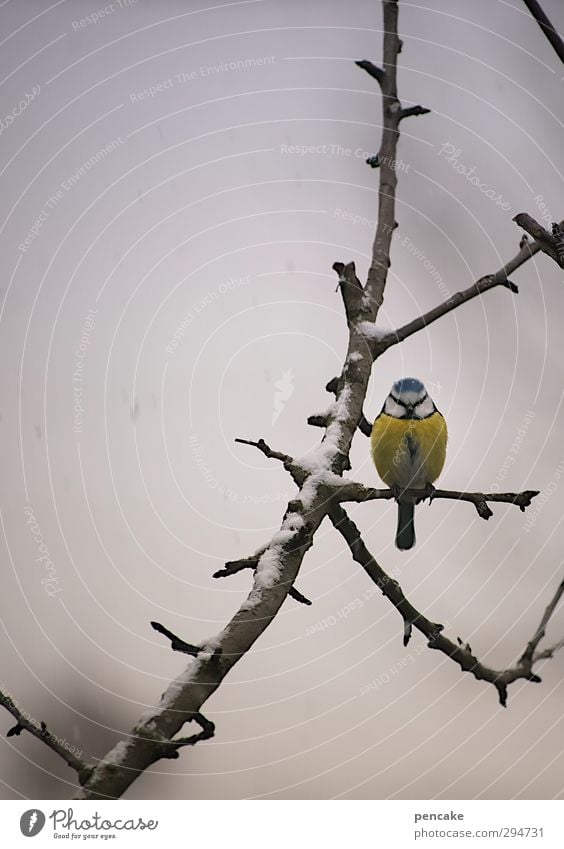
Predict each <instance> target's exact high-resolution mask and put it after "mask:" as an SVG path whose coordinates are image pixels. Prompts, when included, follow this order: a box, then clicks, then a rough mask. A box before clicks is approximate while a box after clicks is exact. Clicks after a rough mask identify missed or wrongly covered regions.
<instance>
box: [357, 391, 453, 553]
mask: <svg viewBox="0 0 564 849" xmlns="http://www.w3.org/2000/svg"><path fill="white" fill-rule="evenodd" d="M370 441H371V449H372V459H373V461H374V465H375V466H376V469H377V471H378V474H379V475H380V477H381V478H382V480H383V481H384V483H386V484H387V485H388V486H389V487H390V489H392V490H393V491H394V494H395V497H396V501H397V503H398V526H397V531H396V546H397V548H399V549H400V550H401V551H408V550H409V549H410V548H413V546H414V545H415V526H414V521H413V520H414V513H415V503H416V502H417V501H420V500H421V498H418V499H416V500H415V501H414V500H413V497H411V498H408V497H406V498H402V497H401V494H402V492H403V491H404V490H405V489H425V490H426V491H427V494H428V496H429V497H430V498H431V497H432V493H433V491H434V487H433V482H434V481H436V480H437V478H438V477H439V475H440V473H441V472H442V470H443V466H444V463H445V458H446V445H447V426H446V422H445V420H444V417H443V416H442V414H441V413H440V412H439V411H438V410H437V408H436V406H435V404H434V402H433V400H432V398H431V397H430V396H429V394H428V392H427V390H426V389H425V386H424V385H423V383H422V382H421V381H420V380H418V379H417V378H415V377H403V378H402V379H401V380H397V381H396V382H395V383H394V385H393V386H392V389H391V391H390V394H389V395H388V397H387V398H386V401H385V403H384V406H383V407H382V411H381V412H380V414H379V415H378V416H377V417H376V419H375V420H374V424H373V426H372V433H371V440H370Z"/></svg>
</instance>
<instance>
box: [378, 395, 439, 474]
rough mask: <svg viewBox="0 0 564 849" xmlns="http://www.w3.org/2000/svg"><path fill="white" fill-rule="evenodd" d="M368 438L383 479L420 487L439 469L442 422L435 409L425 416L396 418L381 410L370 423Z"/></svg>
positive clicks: (437, 472)
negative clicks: (370, 432) (370, 428)
mask: <svg viewBox="0 0 564 849" xmlns="http://www.w3.org/2000/svg"><path fill="white" fill-rule="evenodd" d="M371 442H372V458H373V460H374V465H375V466H376V469H377V470H378V474H379V475H380V477H381V478H382V480H383V481H384V483H386V484H387V485H388V486H394V485H396V486H401V487H408V486H411V487H413V488H420V487H421V488H422V487H424V486H426V484H428V483H433V481H435V480H436V479H437V478H438V476H439V475H440V473H441V471H442V469H443V466H444V463H445V457H446V444H447V427H446V422H445V420H444V418H443V416H442V415H441V414H440V413H439V412H438V411H435V412H434V413H433V415H431V416H428V417H427V418H425V419H397V418H394V417H393V416H388V415H386V414H385V413H381V414H380V415H379V416H378V417H377V419H376V420H375V422H374V425H373V427H372V437H371Z"/></svg>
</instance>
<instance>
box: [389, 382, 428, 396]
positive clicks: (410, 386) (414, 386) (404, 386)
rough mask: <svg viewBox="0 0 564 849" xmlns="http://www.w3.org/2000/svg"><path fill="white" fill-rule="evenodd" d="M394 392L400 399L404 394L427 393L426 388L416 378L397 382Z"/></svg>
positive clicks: (393, 388)
mask: <svg viewBox="0 0 564 849" xmlns="http://www.w3.org/2000/svg"><path fill="white" fill-rule="evenodd" d="M392 392H393V393H394V395H395V396H396V397H399V396H400V395H402V394H403V393H404V392H414V393H416V394H418V395H419V394H420V393H421V392H425V387H424V386H423V384H422V383H421V381H420V380H417V378H416V377H402V379H401V380H396V382H395V383H394V385H393V387H392Z"/></svg>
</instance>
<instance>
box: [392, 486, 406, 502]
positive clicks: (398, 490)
mask: <svg viewBox="0 0 564 849" xmlns="http://www.w3.org/2000/svg"><path fill="white" fill-rule="evenodd" d="M390 492H391V493H392V495H393V497H394V501H395V502H396V503H397V504H399V501H400V496H401V494H402V492H403V489H402V488H401V486H398V484H397V483H393V484H392V485H391V486H390Z"/></svg>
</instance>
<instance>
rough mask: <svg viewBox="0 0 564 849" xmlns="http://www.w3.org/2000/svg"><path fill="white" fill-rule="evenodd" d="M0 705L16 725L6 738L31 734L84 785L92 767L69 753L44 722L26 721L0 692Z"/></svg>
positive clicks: (10, 699)
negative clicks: (73, 772)
mask: <svg viewBox="0 0 564 849" xmlns="http://www.w3.org/2000/svg"><path fill="white" fill-rule="evenodd" d="M0 705H1V706H2V707H5V708H6V710H7V711H9V712H10V713H11V714H12V716H13V717H14V719H15V720H16V724H15V725H14V726H13V727H12V728H10V730H9V731H8V733H7V735H6V736H7V737H19V735H20V734H21V733H22V731H27V732H29V734H32V735H33V736H34V737H36V738H37V739H38V740H41V741H42V742H43V743H45V745H46V746H49V748H50V749H51V750H52V751H53V752H55V753H56V754H57V755H59V757H60V758H62V759H63V760H64V761H65V763H66V764H67V765H68V766H70V767H71V769H74V770H75V772H76V773H77V774H78V780H79V781H80V783H81V784H84V782H85V781H86V780H87V779H88V778H89V777H90V775H91V773H92V770H93V767H90V766H88V765H87V764H86V763H85V762H84V761H83V760H81V759H80V758H78V757H77V756H76V755H75V754H73V753H71V752H69V751H68V749H66V748H65V746H64V745H63V744H62V743H60V742H59V739H60V738H59V737H57V736H56V735H55V734H53V733H52V732H51V731H49V730H48V728H47V725H46V723H45V722H41V723H40V724H39V725H37V724H36V723H35V722H32V721H31V720H30V719H27V718H26V717H25V716H24V715H23V714H22V712H21V711H20V710H19V708H18V707H17V705H16V703H15V702H14V700H13V699H12V698H11V697H10V696H8V695H7V694H6V693H3V692H1V691H0Z"/></svg>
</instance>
